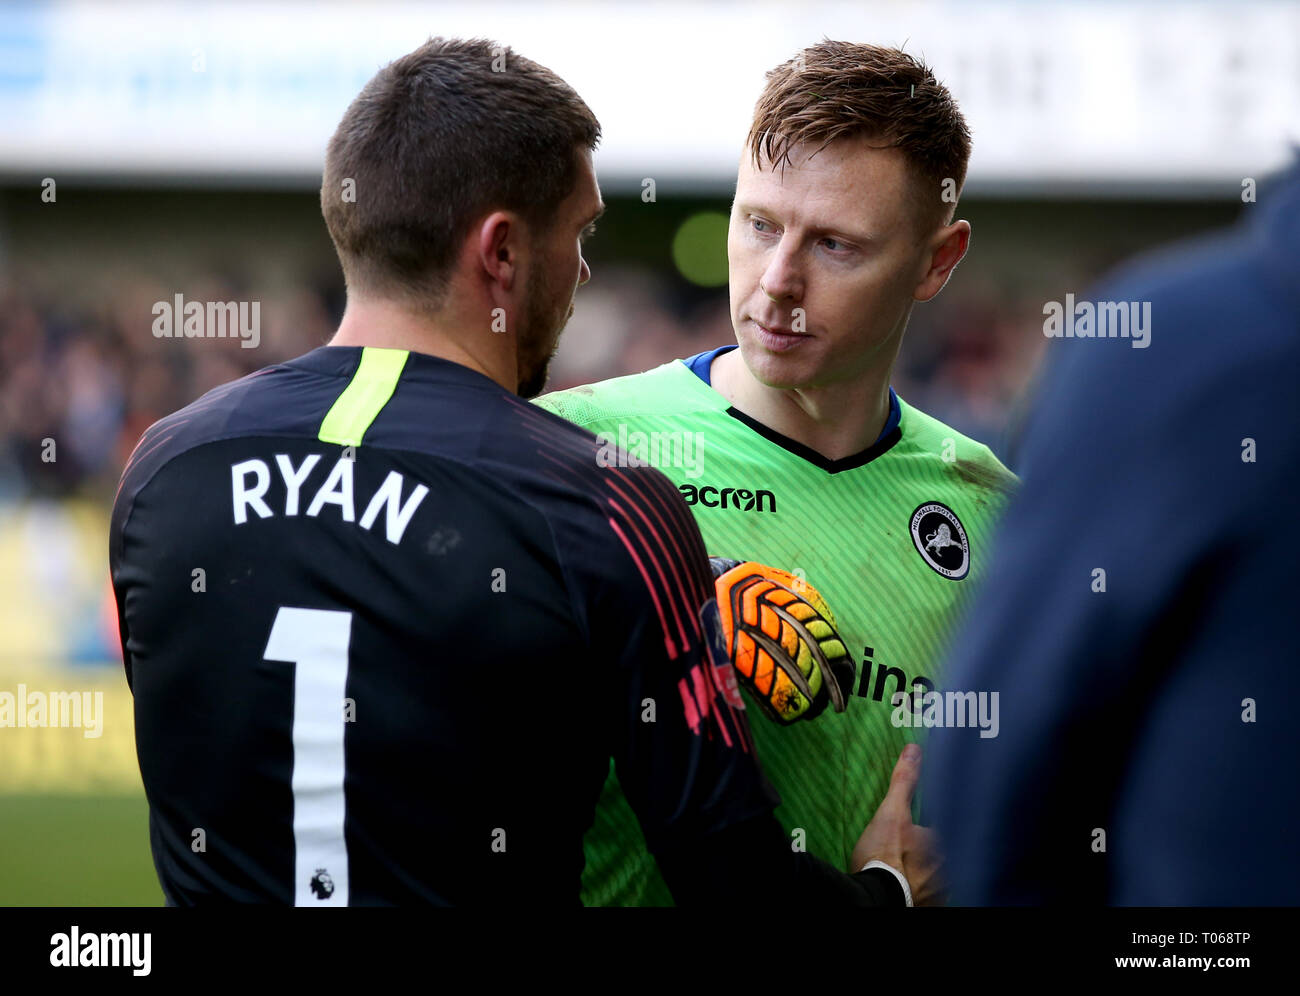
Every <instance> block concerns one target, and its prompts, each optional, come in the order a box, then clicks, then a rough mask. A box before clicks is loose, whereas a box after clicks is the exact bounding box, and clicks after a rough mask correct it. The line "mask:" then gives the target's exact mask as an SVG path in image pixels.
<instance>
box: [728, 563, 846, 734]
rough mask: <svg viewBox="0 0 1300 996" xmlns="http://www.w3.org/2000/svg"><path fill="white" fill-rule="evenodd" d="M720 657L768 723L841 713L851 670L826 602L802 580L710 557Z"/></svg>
mask: <svg viewBox="0 0 1300 996" xmlns="http://www.w3.org/2000/svg"><path fill="white" fill-rule="evenodd" d="M709 564H710V566H711V567H712V568H713V578H714V582H713V583H714V588H715V589H716V592H717V597H718V611H719V615H720V616H721V618H722V631H723V635H724V637H725V638H726V642H727V652H728V653H729V655H730V657H731V663H732V665H733V666H734V667H735V669H736V674H737V675H738V676H739V678H740V681H741V682H742V683H743V684H744V685H745V686H746V687H747V688H748V689H749V691H750V693H751V695H752V697H753V698H754V699H755V700H756V701H757V702H758V704H759V705H760V706H761V707H762V709H763V711H764V712H766V713H767V715H768V716H769V717H771V718H772V719H773V720H775V721H776V722H778V723H793V722H795V720H799V719H813V718H814V717H816V716H818V715H820V714H821V713H822V712H823V711H824V710H825V709H826V705H827V703H830V704H831V705H832V706H833V707H834V709H835V711H836V712H843V711H844V709H845V707H846V704H847V702H848V696H849V692H850V691H851V689H852V688H853V678H854V675H855V674H856V672H857V668H856V667H855V665H854V663H853V660H852V658H850V657H849V654H848V651H847V650H845V648H844V641H843V640H841V639H840V635H839V633H837V632H836V630H835V617H834V616H833V615H832V614H831V610H830V608H829V607H828V606H827V605H826V600H825V599H824V598H822V595H821V592H819V591H818V590H817V589H816V588H814V587H813V586H812V585H810V584H808V583H807V582H806V581H800V580H799V579H798V578H796V577H795V576H794V575H793V574H790V573H788V572H786V571H782V570H779V569H778V568H775V567H766V566H764V565H763V564H757V563H754V562H753V561H739V560H726V559H723V558H721V557H710V558H709Z"/></svg>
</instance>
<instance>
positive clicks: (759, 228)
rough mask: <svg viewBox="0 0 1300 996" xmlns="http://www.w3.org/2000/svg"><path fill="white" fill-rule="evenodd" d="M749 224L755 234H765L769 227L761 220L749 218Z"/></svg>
mask: <svg viewBox="0 0 1300 996" xmlns="http://www.w3.org/2000/svg"><path fill="white" fill-rule="evenodd" d="M749 223H750V224H751V225H752V226H753V227H754V231H756V232H766V231H768V230H769V228H770V227H771V226H769V225H768V223H767V222H766V221H764V220H763V219H762V218H750V219H749Z"/></svg>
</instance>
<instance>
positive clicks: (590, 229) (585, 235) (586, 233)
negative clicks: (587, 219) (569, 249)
mask: <svg viewBox="0 0 1300 996" xmlns="http://www.w3.org/2000/svg"><path fill="white" fill-rule="evenodd" d="M595 234H596V224H595V222H592V224H590V225H588V226H587V227H586V228H584V229H583V230H582V240H583V241H584V242H585V241H586V240H587V239H589V238H591V237H592V236H593V235H595Z"/></svg>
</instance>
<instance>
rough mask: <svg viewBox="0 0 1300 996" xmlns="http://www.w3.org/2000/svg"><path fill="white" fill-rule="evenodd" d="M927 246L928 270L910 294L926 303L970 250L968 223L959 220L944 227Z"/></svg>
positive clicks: (937, 291) (941, 288) (940, 288)
mask: <svg viewBox="0 0 1300 996" xmlns="http://www.w3.org/2000/svg"><path fill="white" fill-rule="evenodd" d="M928 245H929V251H930V257H929V259H930V266H929V269H928V270H926V272H925V275H924V276H923V277H922V278H921V282H920V283H919V284H917V286H916V290H915V291H913V292H912V297H913V298H914V299H915V300H917V301H928V300H930V298H932V297H934V296H935V295H936V294H938V293H939V291H941V290H943V285H944V284H946V283H947V282H948V278H949V277H950V276H952V271H953V270H955V269H956V268H957V264H958V263H960V262H961V261H962V257H963V256H965V255H966V250H967V249H968V248H970V222H969V221H960V220H959V221H954V222H953V223H952V224H951V225H945V226H944V227H943V228H941V229H939V231H938V232H936V233H935V235H934V237H933V238H932V239H930V241H929V243H928Z"/></svg>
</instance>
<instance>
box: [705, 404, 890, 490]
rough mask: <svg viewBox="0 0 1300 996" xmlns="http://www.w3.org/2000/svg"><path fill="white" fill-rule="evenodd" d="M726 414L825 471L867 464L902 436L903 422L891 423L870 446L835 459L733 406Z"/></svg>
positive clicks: (838, 470) (833, 472)
mask: <svg viewBox="0 0 1300 996" xmlns="http://www.w3.org/2000/svg"><path fill="white" fill-rule="evenodd" d="M727 414H728V415H730V416H731V417H732V418H734V419H736V420H737V421H739V422H743V423H745V425H747V426H749V427H750V428H751V429H753V430H754V431H755V432H757V433H758V434H759V435H760V436H762V437H763V438H764V439H770V440H771V441H772V442H774V443H776V445H777V446H780V447H781V448H782V449H786V450H789V451H790V452H791V453H793V454H794V455H795V456H797V457H800V458H801V459H804V460H807V461H808V462H809V463H811V464H813V465H814V466H816V467H820V468H821V469H822V470H824V471H826V473H828V474H838V473H839V472H840V471H843V470H854V469H856V468H858V467H863V466H865V465H866V464H869V463H870V462H871V461H872V460H874V459H876V457H878V456H880V455H881V454H883V453H887V452H888V451H889V450H891V449H893V447H894V444H895V443H897V442H898V441H899V440H900V439H902V438H903V428H902V426H897V425H896V426H894V428H893V430H892V431H891V432H890V433H889V434H888V435H887V436H885V437H884V438H883V439H878V440H876V441H875V442H874V443H873V444H872V445H871V446H869V447H867V448H866V449H865V450H863V451H862V452H861V453H854V454H853V455H851V456H846V457H840V459H838V460H831V459H830V458H828V457H824V456H822V455H821V454H820V453H818V452H817V451H816V450H815V449H813V448H812V447H811V446H805V445H804V444H803V443H801V442H799V441H798V440H794V439H791V438H790V437H789V436H783V435H781V433H779V432H777V431H776V430H775V429H773V428H771V427H769V426H766V425H764V424H763V423H762V422H760V421H758V419H756V418H753V417H751V416H749V415H746V414H745V413H744V412H742V411H740V410H738V409H736V408H728V409H727Z"/></svg>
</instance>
